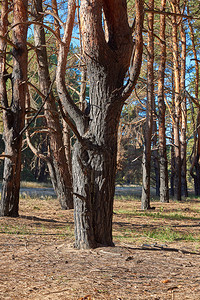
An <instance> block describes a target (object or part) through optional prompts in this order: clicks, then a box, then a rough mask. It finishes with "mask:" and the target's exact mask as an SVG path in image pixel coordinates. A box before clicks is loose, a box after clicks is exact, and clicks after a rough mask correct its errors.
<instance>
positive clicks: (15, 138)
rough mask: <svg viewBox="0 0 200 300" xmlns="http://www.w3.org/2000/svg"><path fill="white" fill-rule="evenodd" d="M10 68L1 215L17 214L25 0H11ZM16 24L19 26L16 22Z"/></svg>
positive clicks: (24, 85)
mask: <svg viewBox="0 0 200 300" xmlns="http://www.w3.org/2000/svg"><path fill="white" fill-rule="evenodd" d="M13 16H14V17H13V24H14V25H15V26H14V27H13V44H14V47H13V71H12V76H11V81H12V103H11V104H10V106H9V105H8V103H6V102H7V101H5V103H4V104H3V105H4V106H5V107H6V109H7V110H5V111H4V113H3V122H4V132H3V139H4V143H5V155H7V156H8V157H7V158H5V162H4V173H3V182H2V195H1V212H0V214H1V216H12V217H17V216H18V214H19V189H20V173H21V146H22V136H21V135H20V132H21V130H22V128H23V127H24V119H25V97H26V88H27V83H26V81H27V48H26V36H27V25H26V24H21V23H23V22H24V23H25V22H26V21H27V0H24V1H22V0H17V1H16V0H14V1H13ZM18 23H20V25H17V24H18Z"/></svg>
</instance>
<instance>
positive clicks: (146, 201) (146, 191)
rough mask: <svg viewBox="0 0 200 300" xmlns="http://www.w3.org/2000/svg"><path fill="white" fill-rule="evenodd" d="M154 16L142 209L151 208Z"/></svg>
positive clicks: (150, 16)
mask: <svg viewBox="0 0 200 300" xmlns="http://www.w3.org/2000/svg"><path fill="white" fill-rule="evenodd" d="M149 9H151V10H153V9H154V0H149ZM153 23H154V14H153V13H149V14H148V58H147V104H146V123H145V129H144V150H143V151H144V153H143V160H142V174H143V175H142V197H141V207H142V209H149V208H150V171H151V137H152V107H153V101H154V74H153V63H154V38H153Z"/></svg>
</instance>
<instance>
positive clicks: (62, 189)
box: [32, 0, 73, 209]
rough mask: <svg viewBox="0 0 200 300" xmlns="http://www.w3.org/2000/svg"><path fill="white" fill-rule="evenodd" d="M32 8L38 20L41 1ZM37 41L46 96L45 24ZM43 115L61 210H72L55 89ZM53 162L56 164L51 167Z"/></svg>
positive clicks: (38, 28)
mask: <svg viewBox="0 0 200 300" xmlns="http://www.w3.org/2000/svg"><path fill="white" fill-rule="evenodd" d="M32 11H33V13H34V17H35V18H36V19H37V18H39V17H40V16H41V14H40V13H41V12H42V11H43V9H42V1H41V0H36V1H35V4H34V6H33V8H32ZM34 40H35V46H36V55H37V62H38V75H39V83H40V90H41V92H42V93H43V94H44V95H47V93H48V90H49V87H50V85H51V80H50V75H49V69H48V59H47V51H46V47H44V46H45V45H46V41H45V32H44V28H43V26H42V25H41V26H40V25H34ZM44 115H45V119H46V126H47V128H48V130H49V143H50V144H49V147H50V157H51V160H49V161H48V162H49V163H48V166H49V173H50V177H51V179H52V183H53V187H54V189H55V192H56V194H57V196H58V199H59V201H60V204H61V207H62V209H70V208H73V195H72V177H71V172H70V168H69V165H68V161H67V159H66V156H65V147H64V143H63V133H62V129H61V125H60V122H59V115H58V111H57V108H56V104H55V99H54V96H53V93H52V92H51V93H50V95H49V97H48V99H47V101H46V103H45V105H44ZM67 133H68V132H67ZM50 162H51V163H52V164H53V166H50Z"/></svg>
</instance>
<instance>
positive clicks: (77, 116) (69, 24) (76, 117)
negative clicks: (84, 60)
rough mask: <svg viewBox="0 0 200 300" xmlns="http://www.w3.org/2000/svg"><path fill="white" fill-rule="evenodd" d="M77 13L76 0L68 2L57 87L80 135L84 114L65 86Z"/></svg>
mask: <svg viewBox="0 0 200 300" xmlns="http://www.w3.org/2000/svg"><path fill="white" fill-rule="evenodd" d="M75 11H76V0H70V1H68V16H67V21H66V25H65V31H64V37H63V40H62V44H60V47H59V54H58V64H57V72H56V85H57V91H58V96H59V98H60V101H61V103H62V105H63V107H64V108H65V111H66V112H67V114H68V115H69V117H70V119H71V120H73V121H74V123H75V125H74V126H75V127H76V129H75V127H74V130H76V131H77V132H78V133H79V135H80V134H83V133H84V127H85V126H84V125H85V124H84V123H85V122H84V114H83V112H82V111H81V110H80V109H79V108H78V107H77V106H76V104H75V103H74V101H73V100H72V98H71V96H70V94H69V92H68V90H67V88H66V85H65V72H66V64H67V55H68V52H69V47H70V41H71V36H72V30H73V24H74V19H75Z"/></svg>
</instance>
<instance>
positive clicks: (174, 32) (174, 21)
mask: <svg viewBox="0 0 200 300" xmlns="http://www.w3.org/2000/svg"><path fill="white" fill-rule="evenodd" d="M178 3H179V1H178V2H177V1H171V4H172V11H173V13H175V14H176V13H178V9H177V5H178ZM178 42H179V41H178V21H177V16H176V15H173V16H172V50H173V69H174V88H175V115H174V121H175V123H174V154H175V189H174V192H175V198H176V199H177V200H181V147H180V130H179V129H180V117H181V110H180V98H181V95H180V72H179V47H178Z"/></svg>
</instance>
